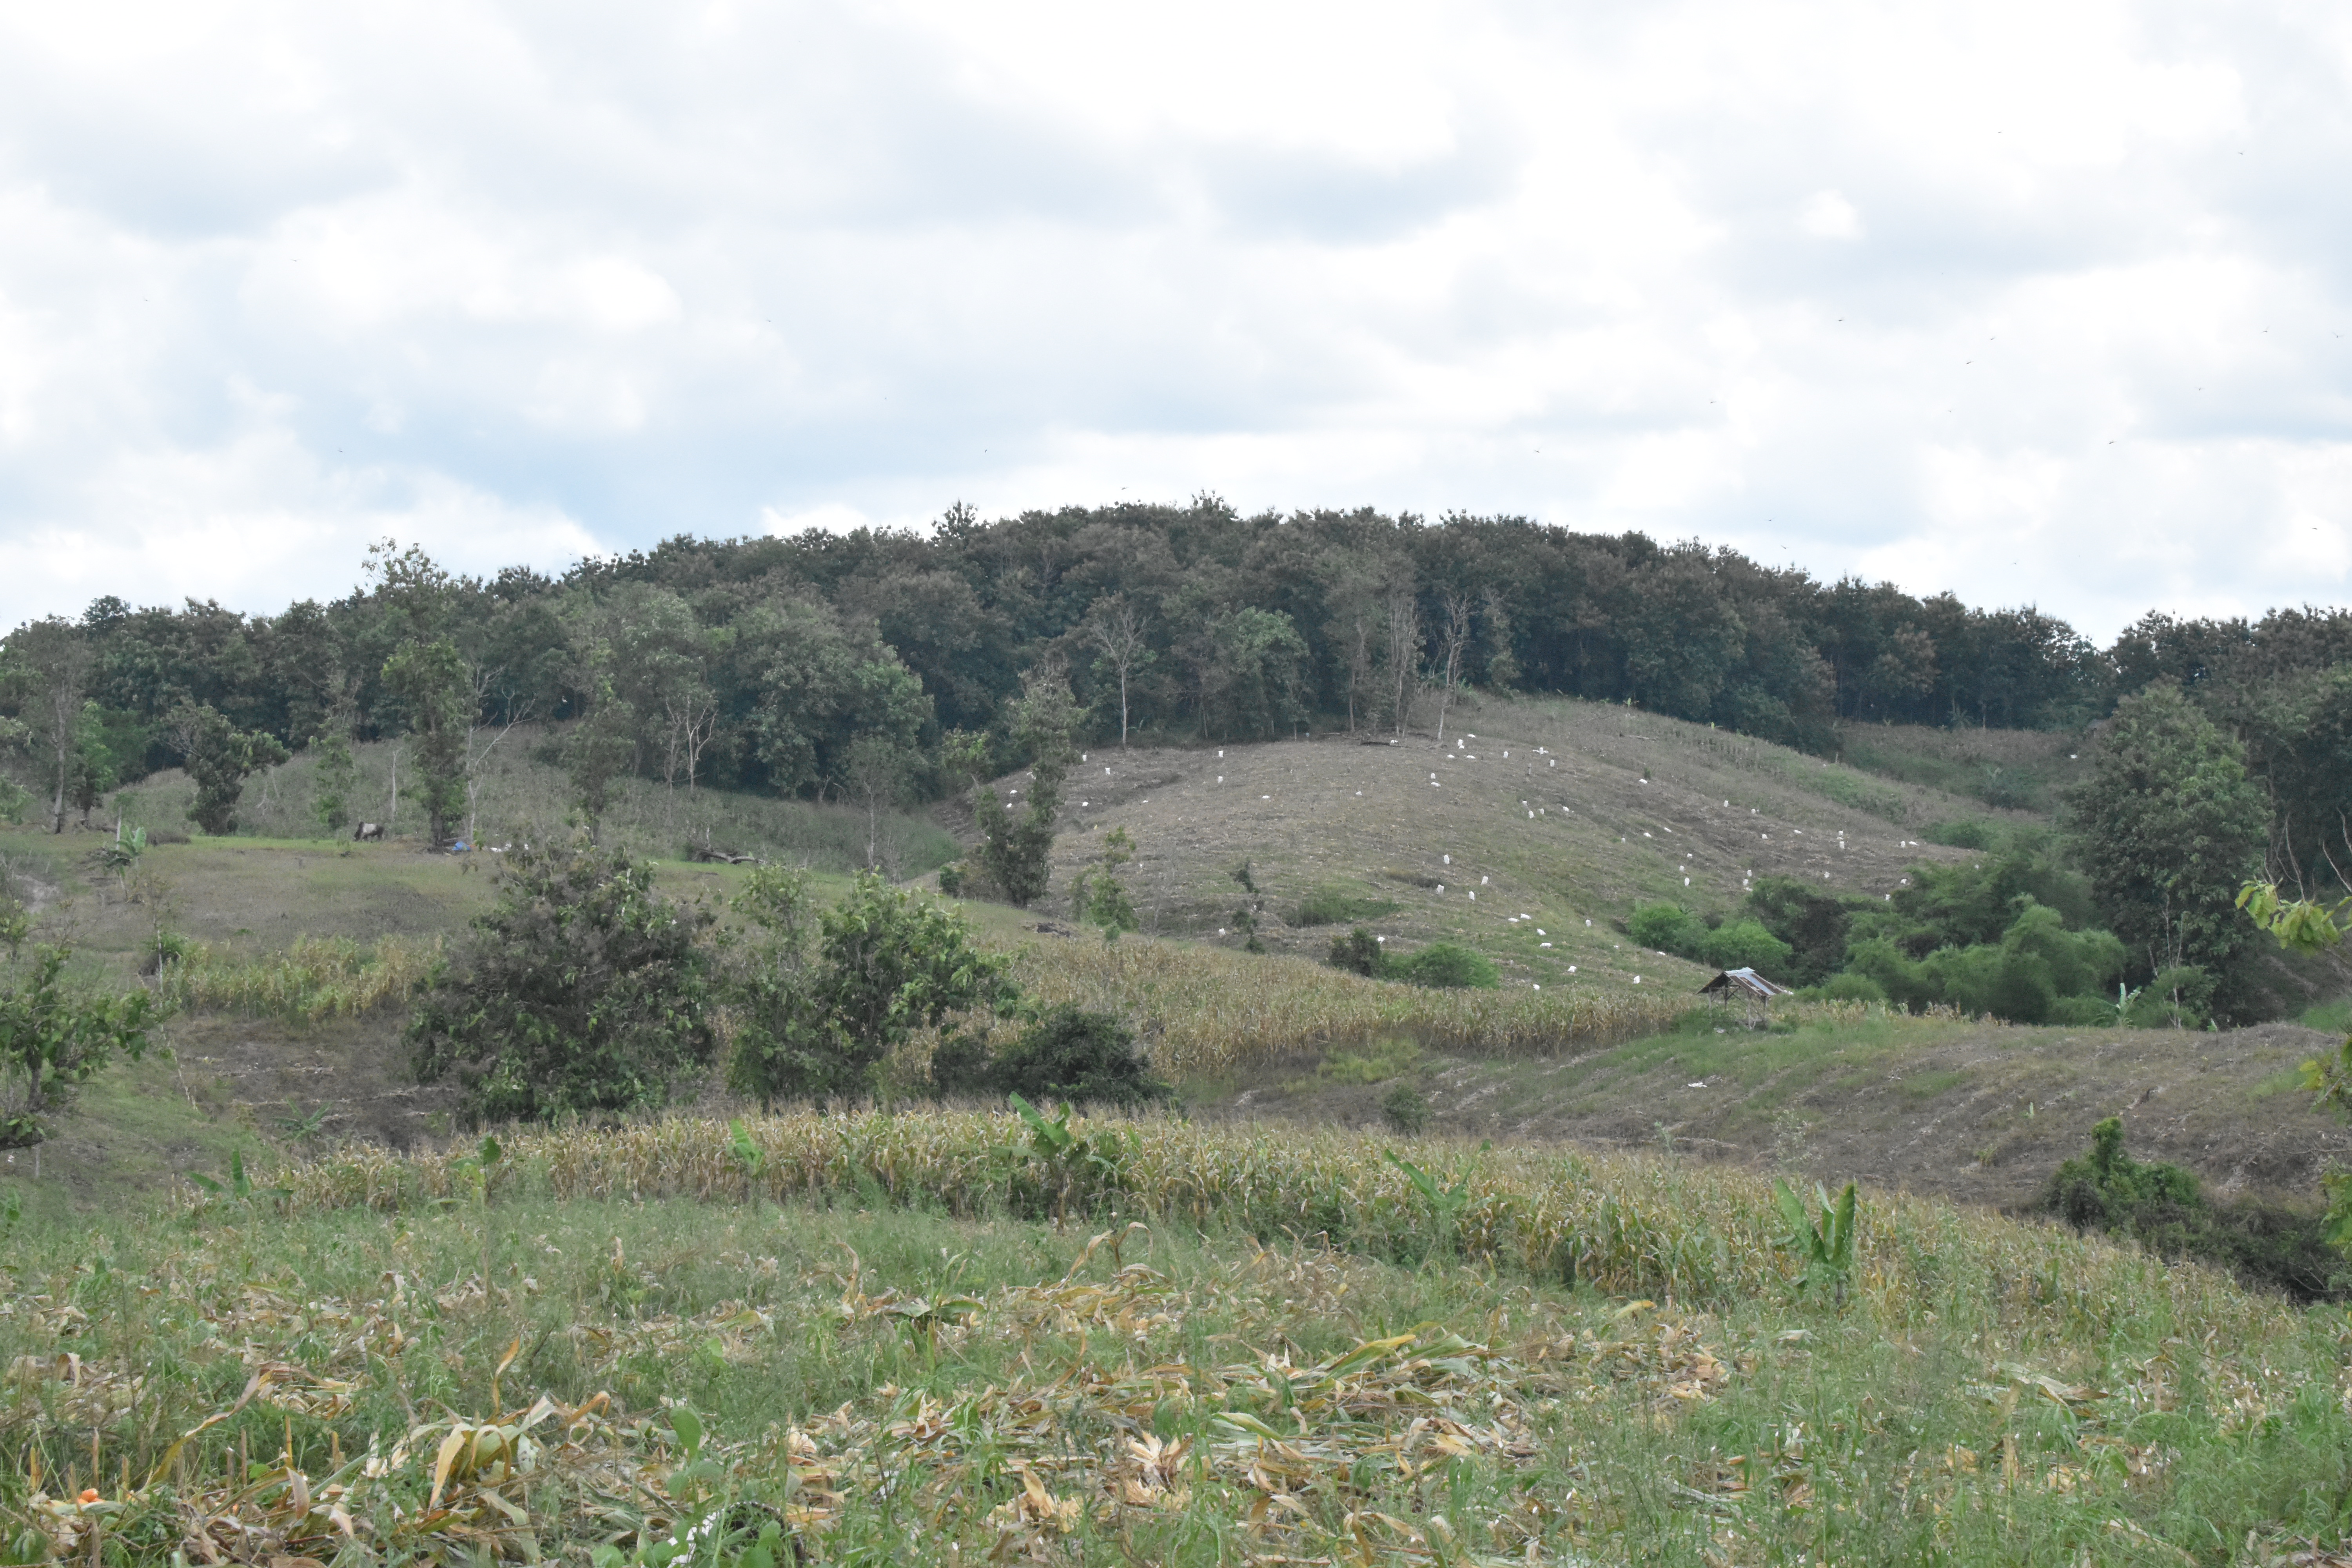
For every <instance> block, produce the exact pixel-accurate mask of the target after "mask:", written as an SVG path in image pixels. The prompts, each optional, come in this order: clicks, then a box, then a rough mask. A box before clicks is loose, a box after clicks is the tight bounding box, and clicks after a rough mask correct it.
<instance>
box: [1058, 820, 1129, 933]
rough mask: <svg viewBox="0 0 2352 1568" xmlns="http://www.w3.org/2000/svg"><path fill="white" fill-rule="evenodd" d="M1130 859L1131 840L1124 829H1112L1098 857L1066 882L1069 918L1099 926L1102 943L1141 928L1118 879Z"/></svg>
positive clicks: (1104, 840) (1125, 890)
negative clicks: (1122, 868)
mask: <svg viewBox="0 0 2352 1568" xmlns="http://www.w3.org/2000/svg"><path fill="white" fill-rule="evenodd" d="M1134 859H1135V840H1134V839H1132V838H1130V837H1128V832H1127V829H1126V828H1124V827H1114V828H1112V829H1111V830H1110V831H1109V832H1108V833H1107V834H1105V835H1104V836H1103V847H1102V853H1101V855H1100V856H1098V857H1097V858H1096V860H1095V863H1094V864H1093V865H1090V866H1084V867H1081V868H1079V869H1078V874H1077V875H1076V876H1075V877H1073V878H1071V879H1070V918H1071V919H1073V920H1080V921H1087V923H1089V924H1091V925H1096V926H1099V927H1100V928H1101V929H1102V933H1103V940H1104V941H1106V942H1110V941H1114V940H1116V939H1117V938H1118V934H1119V933H1120V932H1121V931H1136V930H1139V929H1140V927H1141V926H1142V923H1143V922H1142V921H1139V920H1138V919H1137V918H1136V914H1135V905H1134V903H1133V902H1132V901H1130V900H1129V898H1128V896H1127V888H1126V886H1125V885H1124V884H1123V883H1121V882H1120V881H1119V879H1118V872H1119V868H1121V867H1123V866H1127V865H1129V864H1131V863H1132V862H1133V861H1134Z"/></svg>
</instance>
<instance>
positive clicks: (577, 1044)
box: [408, 845, 717, 1121]
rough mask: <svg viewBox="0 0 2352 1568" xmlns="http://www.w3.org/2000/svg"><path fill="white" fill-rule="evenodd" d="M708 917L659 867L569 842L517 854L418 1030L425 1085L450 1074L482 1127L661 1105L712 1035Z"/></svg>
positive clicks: (706, 1054) (415, 1042)
mask: <svg viewBox="0 0 2352 1568" xmlns="http://www.w3.org/2000/svg"><path fill="white" fill-rule="evenodd" d="M711 923H712V916H711V915H710V913H709V911H708V910H703V909H701V908H699V907H694V906H681V905H679V904H677V903H674V902H672V901H671V900H667V899H664V898H663V897H662V896H661V895H660V894H659V893H657V892H656V890H655V889H654V879H653V868H651V867H650V866H648V865H646V864H645V863H643V862H641V861H635V860H632V859H631V858H628V857H627V856H625V855H624V854H621V853H619V852H617V851H613V850H605V849H600V848H598V847H594V846H593V845H570V846H560V847H548V848H541V849H537V850H531V851H518V852H517V853H515V854H513V855H510V856H509V857H508V858H507V862H506V865H505V868H504V869H503V870H502V872H501V874H500V887H499V900H498V902H497V904H496V905H495V906H494V907H493V908H492V909H491V910H489V911H488V912H487V913H485V914H482V915H479V916H478V917H476V919H475V921H474V922H473V935H472V937H471V938H470V939H469V940H468V941H467V942H465V943H464V945H463V946H462V947H461V949H460V950H459V952H458V954H457V957H456V959H455V960H454V961H453V962H451V963H447V964H446V966H445V967H444V968H443V969H442V970H441V971H440V973H438V975H437V977H436V981H435V983H434V984H433V985H432V987H431V989H430V990H429V991H428V992H427V993H426V994H425V997H424V998H423V999H422V1000H421V1001H420V1003H419V1004H418V1005H417V1008H416V1010H415V1015H414V1016H412V1017H411V1019H410V1021H409V1026H408V1040H409V1043H410V1045H411V1046H412V1047H413V1048H414V1050H415V1071H416V1076H417V1079H418V1080H419V1081H420V1082H427V1083H429V1082H433V1081H435V1080H437V1079H442V1078H445V1077H447V1076H449V1075H450V1074H452V1073H454V1074H456V1075H457V1079H458V1082H459V1084H460V1085H461V1086H462V1088H463V1089H464V1090H465V1097H466V1107H467V1112H468V1113H469V1114H470V1115H472V1116H473V1117H475V1118H476V1119H478V1120H480V1121H553V1120H556V1119H557V1118H560V1117H565V1116H590V1117H609V1116H617V1115H620V1114H623V1113H625V1112H628V1111H632V1110H644V1109H647V1108H650V1107H654V1106H658V1105H662V1104H664V1103H667V1100H669V1098H670V1096H671V1094H672V1093H673V1092H674V1090H675V1089H676V1088H677V1086H678V1085H679V1084H680V1083H681V1082H682V1081H684V1080H686V1079H690V1078H692V1077H693V1076H694V1075H696V1074H698V1072H699V1071H700V1070H701V1069H702V1068H705V1067H707V1066H708V1065H709V1061H710V1058H711V1055H712V1052H713V1049H714V1047H715V1045H716V1043H717V1035H716V1029H715V1020H714V1018H713V1016H712V1010H713V1007H714V1005H715V1003H716V1000H717V998H716V996H715V995H714V982H713V976H712V973H711V968H712V965H711V957H710V953H709V951H708V950H707V949H706V948H705V947H704V946H703V944H702V943H701V942H700V941H699V940H698V939H699V938H700V937H701V935H702V933H703V932H704V931H707V930H708V929H709V926H710V924H711Z"/></svg>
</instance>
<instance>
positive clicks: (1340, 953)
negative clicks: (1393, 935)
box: [1325, 926, 1389, 979]
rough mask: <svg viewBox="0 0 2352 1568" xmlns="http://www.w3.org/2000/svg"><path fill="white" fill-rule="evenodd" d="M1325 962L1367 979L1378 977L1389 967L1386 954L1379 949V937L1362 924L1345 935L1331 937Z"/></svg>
mask: <svg viewBox="0 0 2352 1568" xmlns="http://www.w3.org/2000/svg"><path fill="white" fill-rule="evenodd" d="M1325 962H1326V963H1329V964H1330V965H1331V967H1332V968H1334V969H1344V970H1346V971H1347V972H1348V973H1350V974H1360V975H1363V976H1364V977H1365V978H1367V979H1378V978H1380V977H1381V975H1382V974H1384V973H1387V971H1388V968H1389V963H1388V954H1387V953H1385V952H1381V939H1380V938H1378V937H1376V936H1374V935H1373V934H1372V933H1371V932H1370V931H1366V930H1365V929H1364V928H1363V927H1362V926H1358V927H1356V928H1355V929H1354V930H1353V931H1349V933H1348V934H1347V935H1345V936H1335V937H1333V938H1332V939H1331V952H1330V955H1329V956H1328V958H1327V959H1326V960H1325Z"/></svg>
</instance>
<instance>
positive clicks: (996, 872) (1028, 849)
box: [950, 663, 1078, 909]
mask: <svg viewBox="0 0 2352 1568" xmlns="http://www.w3.org/2000/svg"><path fill="white" fill-rule="evenodd" d="M1021 679H1022V696H1021V700H1019V701H1018V702H1015V703H1014V704H1013V711H1012V718H1013V732H1014V733H1015V734H1016V735H1018V736H1019V737H1020V739H1021V742H1022V744H1023V746H1024V748H1025V749H1026V750H1027V752H1028V753H1029V759H1030V761H1029V773H1028V775H1027V777H1026V780H1025V781H1024V782H1025V783H1026V784H1027V790H1026V802H1027V803H1026V805H1024V807H1023V809H1022V811H1021V813H1020V814H1019V815H1017V816H1016V815H1015V814H1014V813H1013V811H1012V810H1011V809H1010V808H1008V807H1007V806H1006V805H1005V804H1004V802H1003V801H1002V800H1000V799H998V798H997V795H996V791H995V790H994V789H993V788H992V787H991V786H990V785H989V784H988V783H987V782H986V781H985V780H984V779H983V778H982V777H981V776H980V769H981V768H982V766H983V765H984V763H985V759H986V756H987V752H986V750H985V747H984V745H983V744H982V742H981V741H980V739H979V738H978V737H976V736H965V737H961V739H956V738H951V744H950V765H951V766H954V767H956V768H957V769H958V770H960V771H962V772H965V773H968V774H970V775H971V791H972V796H971V798H972V811H973V815H974V816H975V817H976V818H977V820H978V822H979V826H980V835H981V842H980V848H979V851H978V853H977V855H976V857H975V858H977V859H978V860H979V862H980V867H981V869H982V871H983V872H985V873H986V875H987V877H988V879H989V881H990V882H992V884H994V886H995V888H996V889H997V891H998V892H1000V893H1001V894H1003V897H1004V898H1005V899H1006V900H1008V901H1010V902H1012V903H1013V904H1016V905H1018V906H1020V907H1021V908H1023V909H1026V908H1028V907H1029V906H1030V905H1031V904H1033V903H1034V902H1036V901H1037V900H1039V899H1040V898H1043V897H1044V896H1045V884H1046V882H1047V881H1048V880H1049V879H1051V878H1052V876H1053V853H1054V826H1055V817H1056V816H1059V814H1060V812H1061V809H1062V786H1063V784H1064V783H1065V782H1066V781H1067V779H1068V777H1069V772H1070V765H1071V764H1072V763H1075V762H1076V760H1077V745H1076V741H1075V734H1076V727H1077V720H1078V707H1077V703H1076V700H1075V699H1074V698H1073V697H1072V696H1071V695H1070V681H1069V677H1068V675H1067V673H1066V672H1065V671H1064V669H1063V668H1062V667H1061V666H1060V665H1059V664H1058V663H1045V664H1041V665H1039V666H1037V667H1036V668H1032V669H1030V670H1029V671H1027V672H1026V673H1025V674H1024V675H1023V676H1022V678H1021ZM1016 787H1018V786H1016Z"/></svg>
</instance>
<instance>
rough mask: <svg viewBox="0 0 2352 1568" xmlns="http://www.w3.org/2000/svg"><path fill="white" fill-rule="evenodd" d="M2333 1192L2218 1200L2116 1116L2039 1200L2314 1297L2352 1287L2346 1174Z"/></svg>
mask: <svg viewBox="0 0 2352 1568" xmlns="http://www.w3.org/2000/svg"><path fill="white" fill-rule="evenodd" d="M2326 1197H2327V1200H2328V1205H2329V1206H2328V1208H2327V1210H2326V1213H2324V1214H2315V1213H2310V1212H2305V1211H2300V1210H2294V1209H2290V1208H2286V1207H2284V1206H2282V1205H2277V1204H2273V1203H2266V1202H2263V1201H2262V1200H2259V1199H2249V1200H2242V1201H2238V1202H2234V1203H2231V1204H2226V1205H2224V1204H2216V1203H2214V1202H2212V1201H2211V1200H2210V1199H2209V1198H2208V1197H2207V1196H2206V1195H2205V1194H2204V1192H2203V1191H2202V1190H2201V1189H2200V1186H2199V1184H2198V1181H2197V1178H2196V1177H2195V1176H2194V1175H2192V1174H2191V1173H2189V1172H2188V1171H2185V1170H2183V1169H2181V1168H2180V1167H2179V1166H2178V1165H2173V1164H2168V1163H2162V1162H2157V1163H2147V1164H2143V1163H2140V1162H2139V1161H2137V1160H2135V1159H2133V1158H2132V1157H2131V1155H2130V1154H2129V1153H2128V1152H2126V1150H2125V1148H2124V1129H2123V1121H2122V1120H2121V1119H2120V1118H2118V1117H2113V1116H2110V1117H2108V1118H2107V1119H2106V1120H2105V1121H2101V1122H2100V1123H2099V1124H2098V1125H2097V1126H2095V1127H2094V1128H2093V1129H2092V1130H2091V1148H2090V1152H2089V1153H2087V1154H2085V1155H2080V1156H2077V1157H2075V1158H2074V1159H2070V1160H2068V1161H2066V1162H2064V1163H2063V1164H2061V1165H2060V1166H2059V1167H2058V1169H2057V1170H2056V1171H2054V1172H2053V1173H2051V1176H2050V1179H2049V1181H2048V1182H2047V1183H2045V1184H2043V1186H2042V1193H2041V1195H2040V1197H2039V1198H2038V1199H2037V1200H2036V1203H2035V1206H2036V1208H2037V1209H2039V1210H2040V1212H2042V1213H2044V1214H2048V1215H2055V1216H2056V1217H2058V1218H2060V1219H2063V1220H2064V1221H2065V1222H2066V1223H2067V1224H2068V1225H2071V1226H2074V1228H2075V1229H2076V1230H2082V1231H2098V1232H2102V1233H2104V1234H2105V1235H2109V1236H2118V1237H2129V1238H2130V1239H2132V1240H2135V1241H2137V1242H2138V1243H2139V1244H2140V1245H2142V1246H2143V1247H2147V1248H2148V1249H2149V1250H2150V1251H2152V1252H2155V1253H2157V1254H2158V1255H2160V1256H2162V1257H2165V1258H2200V1259H2203V1260H2204V1261H2206V1262H2209V1263H2213V1264H2217V1265H2219V1266H2220V1267H2221V1268H2229V1269H2231V1270H2233V1271H2235V1272H2236V1273H2238V1274H2240V1275H2241V1276H2242V1277H2244V1278H2245V1279H2249V1280H2251V1281H2253V1282H2255V1283H2259V1284H2263V1285H2268V1286H2271V1287H2273V1288H2274V1289H2284V1290H2286V1291H2289V1292H2291V1293H2293V1294H2294V1295H2296V1296H2299V1297H2301V1298H2303V1299H2305V1300H2316V1299H2318V1298H2320V1297H2324V1296H2329V1295H2342V1294H2345V1293H2347V1289H2352V1273H2347V1271H2346V1269H2345V1268H2344V1259H2345V1257H2346V1256H2347V1252H2346V1251H2345V1250H2343V1247H2344V1241H2345V1239H2346V1238H2347V1237H2352V1223H2347V1221H2346V1219H2345V1215H2344V1214H2343V1213H2341V1212H2339V1211H2340V1210H2341V1209H2342V1208H2343V1206H2344V1205H2345V1203H2346V1199H2347V1189H2346V1186H2345V1184H2343V1182H2342V1180H2341V1178H2334V1184H2330V1185H2327V1186H2326ZM2331 1248H2336V1249H2338V1250H2336V1251H2333V1252H2331Z"/></svg>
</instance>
